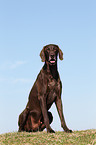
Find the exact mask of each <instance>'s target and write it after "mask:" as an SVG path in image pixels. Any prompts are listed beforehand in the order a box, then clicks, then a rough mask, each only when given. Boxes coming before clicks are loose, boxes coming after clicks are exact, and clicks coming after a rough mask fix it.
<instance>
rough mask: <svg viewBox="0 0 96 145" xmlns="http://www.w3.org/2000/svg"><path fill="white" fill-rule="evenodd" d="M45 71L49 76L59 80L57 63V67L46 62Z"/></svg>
mask: <svg viewBox="0 0 96 145" xmlns="http://www.w3.org/2000/svg"><path fill="white" fill-rule="evenodd" d="M43 69H44V70H46V71H47V73H48V74H51V75H52V77H53V78H54V79H55V80H58V77H59V75H58V70H57V63H56V64H55V65H50V64H49V63H48V62H45V64H44V66H43Z"/></svg>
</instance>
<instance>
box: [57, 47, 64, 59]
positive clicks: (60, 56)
mask: <svg viewBox="0 0 96 145" xmlns="http://www.w3.org/2000/svg"><path fill="white" fill-rule="evenodd" d="M58 49H59V59H60V60H63V52H62V50H61V49H60V48H59V47H58Z"/></svg>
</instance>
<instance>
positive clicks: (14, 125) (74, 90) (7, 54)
mask: <svg viewBox="0 0 96 145" xmlns="http://www.w3.org/2000/svg"><path fill="white" fill-rule="evenodd" d="M50 43H54V44H57V45H59V47H60V48H61V49H62V51H63V53H64V60H63V61H60V60H58V70H59V73H60V77H61V80H62V84H63V92H62V102H63V111H64V115H65V120H66V123H67V125H68V127H69V128H70V129H72V130H85V129H93V128H94V129H96V1H95V0H91V1H90V0H78V1H77V0H66V1H65V0H59V1H58V0H48V1H45V0H40V1H39V0H38V1H37V0H35V1H33V0H28V1H25V0H16V1H12V0H8V1H7V0H1V1H0V116H1V117H0V133H5V132H12V131H17V130H18V116H19V114H20V113H21V112H22V111H23V109H24V108H25V106H26V104H27V101H28V95H29V92H30V89H31V87H32V85H33V84H34V81H35V79H36V77H37V75H38V73H39V71H40V69H41V68H42V66H43V64H44V63H42V62H41V59H40V57H39V54H40V51H41V50H42V48H43V46H45V45H46V44H50ZM51 111H52V113H53V116H54V121H53V123H52V125H51V126H52V128H53V129H54V130H56V131H58V130H60V131H62V128H61V124H60V120H59V117H58V114H57V110H56V108H55V105H53V106H52V108H51Z"/></svg>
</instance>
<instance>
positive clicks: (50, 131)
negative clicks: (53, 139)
mask: <svg viewBox="0 0 96 145" xmlns="http://www.w3.org/2000/svg"><path fill="white" fill-rule="evenodd" d="M47 132H48V133H55V131H54V130H53V129H48V130H47Z"/></svg>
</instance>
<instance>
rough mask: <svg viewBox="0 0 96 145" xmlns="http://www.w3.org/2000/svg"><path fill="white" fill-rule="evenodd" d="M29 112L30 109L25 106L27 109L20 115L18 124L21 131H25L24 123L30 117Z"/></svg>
mask: <svg viewBox="0 0 96 145" xmlns="http://www.w3.org/2000/svg"><path fill="white" fill-rule="evenodd" d="M28 114H29V109H28V108H25V110H24V111H23V112H22V113H21V114H20V115H19V121H18V125H19V130H18V131H19V132H21V131H24V125H25V123H26V119H27V117H28Z"/></svg>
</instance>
